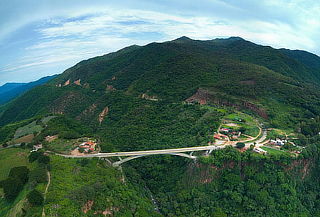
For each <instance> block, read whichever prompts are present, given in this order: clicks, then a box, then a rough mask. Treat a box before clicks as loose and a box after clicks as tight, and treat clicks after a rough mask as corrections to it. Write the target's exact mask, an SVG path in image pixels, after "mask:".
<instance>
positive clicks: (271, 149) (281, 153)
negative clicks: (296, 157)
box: [261, 146, 291, 156]
mask: <svg viewBox="0 0 320 217" xmlns="http://www.w3.org/2000/svg"><path fill="white" fill-rule="evenodd" d="M261 148H262V149H263V150H265V151H267V152H268V154H269V155H287V156H291V154H290V153H288V152H285V151H282V150H277V149H273V148H269V147H265V146H262V147H261Z"/></svg>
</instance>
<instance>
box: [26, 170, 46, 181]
mask: <svg viewBox="0 0 320 217" xmlns="http://www.w3.org/2000/svg"><path fill="white" fill-rule="evenodd" d="M47 179H48V176H47V170H46V169H44V168H41V167H37V168H36V169H34V170H31V172H30V175H29V181H30V182H31V183H45V182H47Z"/></svg>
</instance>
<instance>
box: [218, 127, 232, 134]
mask: <svg viewBox="0 0 320 217" xmlns="http://www.w3.org/2000/svg"><path fill="white" fill-rule="evenodd" d="M220 132H222V133H229V132H230V129H228V128H221V129H220Z"/></svg>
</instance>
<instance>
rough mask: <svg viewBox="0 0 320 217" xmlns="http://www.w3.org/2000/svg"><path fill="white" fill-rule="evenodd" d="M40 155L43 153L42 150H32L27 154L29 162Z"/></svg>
mask: <svg viewBox="0 0 320 217" xmlns="http://www.w3.org/2000/svg"><path fill="white" fill-rule="evenodd" d="M40 155H43V153H42V152H38V151H34V152H31V153H30V155H29V157H28V158H29V162H30V163H32V162H34V161H35V160H37V159H38V158H39V157H40Z"/></svg>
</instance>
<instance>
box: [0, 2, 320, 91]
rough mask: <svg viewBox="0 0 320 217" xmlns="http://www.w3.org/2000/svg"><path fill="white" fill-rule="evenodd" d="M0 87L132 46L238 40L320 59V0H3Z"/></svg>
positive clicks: (0, 9) (57, 70)
mask: <svg viewBox="0 0 320 217" xmlns="http://www.w3.org/2000/svg"><path fill="white" fill-rule="evenodd" d="M0 29H1V31H0V85H2V84H4V83H6V82H28V81H32V80H36V79H38V78H41V77H43V76H46V75H52V74H57V73H62V72H63V71H64V70H65V69H67V68H68V67H71V66H72V65H74V64H76V63H77V62H79V61H81V60H83V59H88V58H90V57H94V56H97V55H103V54H106V53H109V52H113V51H116V50H118V49H121V48H123V47H125V46H129V45H132V44H138V45H145V44H148V43H150V42H153V41H157V42H162V41H167V40H172V39H175V38H178V37H181V36H183V35H185V36H188V37H190V38H193V39H213V38H217V37H218V38H221V37H229V36H240V37H243V38H245V39H247V40H250V41H253V42H255V43H259V44H263V45H270V46H273V47H275V48H282V47H285V48H290V49H302V50H307V51H310V52H313V53H315V54H318V55H320V40H319V39H318V38H319V36H320V2H319V1H318V0H308V1H302V0H259V1H257V0H197V1H194V0H139V1H138V0H131V1H129V0H122V1H119V0H117V1H114V0H90V1H89V0H23V1H21V0H0Z"/></svg>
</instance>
